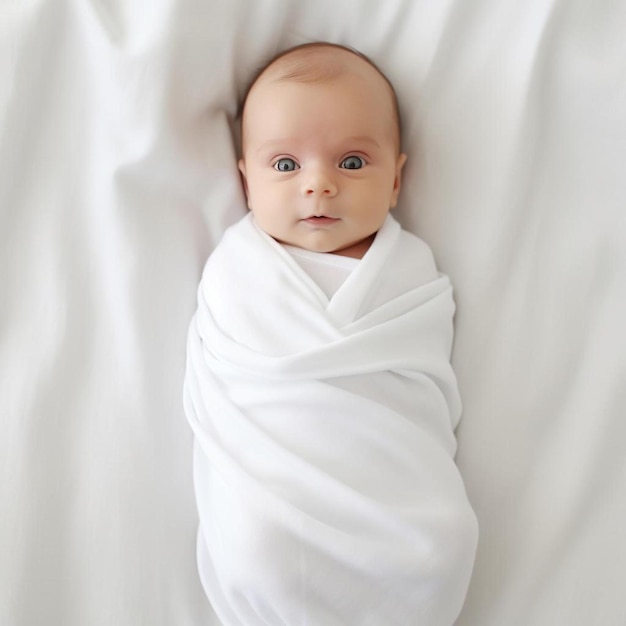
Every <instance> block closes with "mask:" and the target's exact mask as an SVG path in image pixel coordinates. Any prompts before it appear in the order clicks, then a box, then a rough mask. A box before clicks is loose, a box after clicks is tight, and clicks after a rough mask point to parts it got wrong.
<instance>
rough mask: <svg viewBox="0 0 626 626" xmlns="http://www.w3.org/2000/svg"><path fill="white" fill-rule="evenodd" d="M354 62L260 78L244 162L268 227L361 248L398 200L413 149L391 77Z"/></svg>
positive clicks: (324, 247) (337, 247) (285, 237)
mask: <svg viewBox="0 0 626 626" xmlns="http://www.w3.org/2000/svg"><path fill="white" fill-rule="evenodd" d="M355 63H356V64H357V67H356V69H355V71H354V72H350V73H346V74H344V75H341V76H340V77H338V78H335V79H333V80H331V81H328V82H319V83H302V82H295V81H289V80H287V81H275V80H272V79H271V78H269V79H263V78H262V79H261V81H260V82H259V83H258V84H257V85H255V87H254V88H253V90H252V91H251V92H250V95H249V97H248V101H247V104H246V111H245V115H244V127H243V137H244V143H243V158H242V160H241V161H240V163H239V166H240V170H241V172H242V175H243V180H244V185H245V189H246V195H247V199H248V206H249V208H250V209H251V210H252V212H253V213H254V217H255V220H256V222H257V223H258V225H259V226H260V227H261V228H262V229H263V230H264V231H265V232H267V233H268V234H269V235H271V236H272V237H274V238H275V239H276V240H278V241H280V242H282V243H288V244H291V245H294V246H298V247H300V248H306V249H308V250H314V251H317V252H337V253H340V254H343V255H346V256H355V257H359V258H360V257H361V256H362V255H363V254H364V253H365V251H366V250H367V248H368V247H369V245H370V243H371V241H372V239H373V236H374V234H375V233H376V232H377V231H378V229H379V228H380V227H381V226H382V224H383V222H384V220H385V217H386V216H387V213H388V212H389V209H390V208H391V207H393V206H395V204H396V201H397V198H398V192H399V190H400V172H401V169H402V166H403V164H404V161H405V159H406V157H405V155H403V154H399V150H398V138H397V127H396V119H395V116H394V113H393V104H392V100H391V98H390V95H389V91H388V87H387V85H386V83H385V82H384V80H383V79H382V78H381V77H380V76H378V74H377V73H376V71H375V70H374V69H373V68H370V67H369V66H367V67H363V66H364V65H365V64H364V63H363V62H362V61H361V60H360V59H355Z"/></svg>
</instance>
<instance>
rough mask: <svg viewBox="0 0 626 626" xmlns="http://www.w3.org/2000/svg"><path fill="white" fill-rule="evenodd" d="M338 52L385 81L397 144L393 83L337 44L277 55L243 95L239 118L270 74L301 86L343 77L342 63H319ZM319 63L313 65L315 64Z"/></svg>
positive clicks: (300, 47)
mask: <svg viewBox="0 0 626 626" xmlns="http://www.w3.org/2000/svg"><path fill="white" fill-rule="evenodd" d="M333 48H334V49H336V50H340V51H343V52H349V53H351V54H354V55H355V56H357V57H359V58H360V59H361V60H363V61H365V62H366V63H367V64H368V65H370V66H371V67H372V68H374V69H375V70H376V72H378V74H379V75H380V77H381V78H382V79H383V80H384V81H385V83H386V84H387V86H388V88H389V95H390V97H391V102H392V107H393V115H394V117H395V123H396V128H397V131H398V140H399V138H400V135H401V118H400V106H399V104H398V97H397V95H396V90H395V89H394V87H393V85H392V84H391V81H390V80H389V79H388V78H387V77H386V76H385V74H384V73H383V72H382V71H381V69H380V68H379V67H378V66H377V65H376V64H375V63H374V62H373V61H372V60H371V59H370V58H369V57H368V56H366V55H365V54H363V53H362V52H359V51H358V50H355V49H354V48H351V47H349V46H344V45H340V44H336V43H330V42H325V41H315V42H311V43H304V44H300V45H298V46H293V47H292V48H288V49H287V50H283V51H282V52H279V53H278V54H276V55H274V56H273V57H272V58H270V59H269V60H268V61H267V62H266V63H264V64H263V65H262V66H261V67H260V68H259V69H258V70H257V71H256V73H255V74H254V76H253V77H252V80H251V81H250V83H249V84H248V87H247V89H246V90H245V92H244V96H243V99H242V101H241V106H240V107H239V114H238V117H239V118H240V119H243V113H244V110H245V106H246V102H247V100H248V96H249V95H250V92H251V91H252V88H253V87H254V86H255V85H256V83H257V82H258V81H259V79H260V78H261V77H262V76H263V75H264V74H265V73H266V72H268V71H272V72H273V73H275V75H274V76H273V79H274V80H277V81H296V82H302V83H313V84H315V83H324V82H328V81H331V80H333V79H335V78H337V77H339V76H341V75H342V74H343V73H344V72H345V69H344V67H343V66H342V65H341V63H328V62H325V63H321V62H319V54H318V53H319V52H322V51H324V50H326V51H327V50H329V49H331V50H332V49H333ZM316 60H317V61H318V62H312V61H316Z"/></svg>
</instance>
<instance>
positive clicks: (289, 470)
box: [185, 44, 477, 626]
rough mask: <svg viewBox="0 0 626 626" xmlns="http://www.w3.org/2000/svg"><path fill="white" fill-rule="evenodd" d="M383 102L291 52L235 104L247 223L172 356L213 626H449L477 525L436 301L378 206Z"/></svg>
mask: <svg viewBox="0 0 626 626" xmlns="http://www.w3.org/2000/svg"><path fill="white" fill-rule="evenodd" d="M405 160H406V156H405V155H404V154H402V152H401V150H400V125H399V113H398V106H397V101H396V96H395V93H394V90H393V88H392V86H391V84H390V83H389V81H388V80H387V79H386V78H385V77H384V75H383V74H382V73H381V72H380V71H379V70H378V69H377V68H376V66H374V65H373V63H372V62H371V61H370V60H369V59H367V58H366V57H364V56H363V55H361V54H359V53H357V52H355V51H353V50H350V49H347V48H343V47H340V46H336V45H331V44H307V45H305V46H299V47H297V48H293V49H291V50H288V51H287V52H285V53H283V54H281V55H279V56H278V57H276V58H275V59H273V60H272V61H271V62H270V63H269V64H268V65H267V66H266V67H265V68H264V69H263V70H262V71H261V72H260V73H259V75H258V76H257V78H256V79H255V81H254V82H253V84H252V87H251V88H250V90H249V91H248V94H247V97H246V99H245V103H244V107H243V113H242V158H241V160H240V162H239V168H240V171H241V174H242V180H243V183H244V188H245V192H246V197H247V201H248V207H249V209H250V212H249V213H248V214H247V215H246V217H245V218H244V219H243V220H241V221H240V222H239V223H237V224H235V225H234V226H233V227H231V228H230V229H229V230H228V231H227V232H226V233H225V235H224V238H223V239H222V241H221V242H220V244H219V245H218V247H217V248H216V250H215V251H214V252H213V254H212V255H211V257H210V258H209V260H208V262H207V264H206V266H205V270H204V273H203V277H202V281H201V284H200V287H199V290H198V310H197V312H196V315H195V316H194V319H193V321H192V324H191V327H190V331H189V341H188V363H187V373H186V381H185V411H186V414H187V417H188V419H189V422H190V424H191V427H192V429H193V431H194V435H195V441H196V446H195V464H194V476H195V487H196V497H197V503H198V510H199V516H200V530H199V535H198V537H199V539H198V563H199V571H200V576H201V579H202V583H203V586H204V588H205V590H206V593H207V595H208V597H209V599H210V601H211V603H212V605H213V607H214V609H215V611H216V613H217V615H218V617H219V618H220V620H221V621H222V623H223V624H224V625H225V626H257V625H259V626H260V625H264V626H268V625H271V626H278V625H280V626H286V625H287V626H298V625H303V626H304V625H305V624H306V625H308V626H360V625H368V626H396V625H397V626H417V625H419V626H451V625H452V624H453V623H454V621H455V619H456V617H457V615H458V613H459V611H460V609H461V606H462V604H463V600H464V597H465V593H466V590H467V586H468V583H469V578H470V574H471V570H472V566H473V561H474V554H475V549H476V542H477V526H476V519H475V516H474V514H473V511H472V509H471V507H470V505H469V503H468V500H467V497H466V494H465V489H464V486H463V483H462V480H461V477H460V475H459V472H458V470H457V468H456V465H455V463H454V454H455V451H456V441H455V437H454V429H455V427H456V425H457V423H458V420H459V416H460V401H459V396H458V390H457V385H456V380H455V377H454V374H453V371H452V368H451V366H450V350H451V346H452V332H453V329H452V318H453V314H454V302H453V299H452V288H451V285H450V282H449V280H448V278H447V277H446V276H444V275H442V274H440V273H438V272H437V269H436V267H435V263H434V260H433V257H432V254H431V252H430V250H429V248H428V247H427V245H426V244H425V243H424V242H423V241H421V240H420V239H419V238H417V237H415V236H414V235H412V234H410V233H408V232H406V231H404V230H402V229H401V228H400V226H399V224H398V223H397V222H396V221H395V220H394V219H393V217H391V215H390V213H389V211H390V209H391V208H392V207H394V206H395V205H396V202H397V199H398V193H399V191H400V183H401V173H402V167H403V165H404V162H405Z"/></svg>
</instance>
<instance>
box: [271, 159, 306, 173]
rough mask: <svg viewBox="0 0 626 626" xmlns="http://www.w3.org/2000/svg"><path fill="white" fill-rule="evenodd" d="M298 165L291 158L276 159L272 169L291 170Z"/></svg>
mask: <svg viewBox="0 0 626 626" xmlns="http://www.w3.org/2000/svg"><path fill="white" fill-rule="evenodd" d="M299 167H300V166H299V165H298V164H297V163H296V162H295V161H294V160H293V159H278V161H276V163H274V169H275V170H278V171H279V172H293V170H297V169H298V168H299Z"/></svg>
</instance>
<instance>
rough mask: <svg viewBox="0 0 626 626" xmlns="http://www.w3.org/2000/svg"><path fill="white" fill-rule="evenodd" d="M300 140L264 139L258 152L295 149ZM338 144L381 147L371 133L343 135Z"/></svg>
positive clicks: (290, 138)
mask: <svg viewBox="0 0 626 626" xmlns="http://www.w3.org/2000/svg"><path fill="white" fill-rule="evenodd" d="M299 143H300V142H299V141H298V140H297V139H294V138H293V137H284V138H280V139H270V140H268V141H264V142H263V143H262V144H261V145H260V146H259V147H258V148H257V149H256V152H257V153H265V152H274V151H278V152H283V151H285V150H286V151H287V152H289V150H290V149H291V150H293V149H294V147H295V148H297V147H298V145H299ZM337 144H338V145H340V146H346V147H347V148H348V149H349V147H350V145H351V144H357V145H363V144H368V145H370V146H372V147H374V148H380V143H379V142H378V141H376V139H374V137H370V136H369V135H354V136H351V137H343V138H340V139H339V140H338V141H337Z"/></svg>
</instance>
